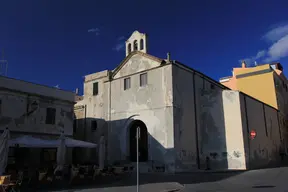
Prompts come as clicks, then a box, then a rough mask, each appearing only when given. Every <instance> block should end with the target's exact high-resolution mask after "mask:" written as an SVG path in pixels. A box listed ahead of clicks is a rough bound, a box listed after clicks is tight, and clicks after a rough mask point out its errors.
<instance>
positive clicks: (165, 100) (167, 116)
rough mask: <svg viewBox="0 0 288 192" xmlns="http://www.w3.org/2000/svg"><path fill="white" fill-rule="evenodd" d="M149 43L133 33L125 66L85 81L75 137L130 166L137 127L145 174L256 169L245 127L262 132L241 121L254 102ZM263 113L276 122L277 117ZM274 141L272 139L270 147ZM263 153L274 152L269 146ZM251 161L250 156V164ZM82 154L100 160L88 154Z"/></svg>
mask: <svg viewBox="0 0 288 192" xmlns="http://www.w3.org/2000/svg"><path fill="white" fill-rule="evenodd" d="M147 42H148V41H147V35H146V34H142V33H139V32H138V31H135V32H134V33H133V34H132V35H131V37H130V38H129V39H128V40H127V41H126V57H125V59H124V60H123V61H122V62H121V63H120V64H119V65H118V66H117V67H116V68H115V69H114V70H113V71H108V70H105V71H102V72H97V73H93V74H90V75H87V76H85V80H84V95H83V100H80V101H78V102H77V104H76V105H75V108H74V112H75V115H76V118H77V119H78V120H77V121H78V123H77V125H76V126H75V131H74V133H75V136H76V138H77V135H78V137H82V138H79V139H85V140H87V141H90V142H96V143H97V142H99V139H100V137H101V136H104V138H105V140H106V148H107V150H106V155H105V156H106V163H107V164H114V163H115V162H118V163H120V164H121V163H122V162H123V163H127V162H128V163H132V164H133V162H135V161H136V129H137V127H140V140H139V160H140V161H141V163H142V164H145V165H147V167H148V169H151V170H150V171H153V169H154V168H155V167H163V170H164V171H165V172H184V171H193V170H196V169H206V168H211V169H215V170H219V169H221V170H223V169H242V170H243V169H247V168H252V167H255V166H256V165H255V166H254V164H253V162H254V161H253V158H254V156H253V154H254V153H253V150H254V148H255V150H257V147H258V146H259V145H258V143H256V142H255V146H254V144H253V143H252V144H251V142H249V127H250V126H252V124H251V122H253V123H254V124H253V128H254V129H258V128H257V127H259V134H260V135H259V138H261V137H262V132H263V131H262V129H261V126H262V125H260V124H259V125H258V124H257V122H254V121H253V119H251V120H250V124H249V123H248V124H247V123H246V121H248V120H247V119H248V118H250V117H249V115H247V114H248V110H250V111H249V114H252V113H253V112H251V110H252V111H253V110H254V112H255V113H258V112H257V111H255V110H256V109H255V106H254V105H256V104H255V103H259V101H256V100H255V99H253V98H250V97H248V96H247V95H244V94H242V93H239V92H237V91H231V90H228V88H226V87H225V86H223V85H221V84H220V83H218V82H216V81H215V80H213V79H211V78H209V77H208V76H206V75H204V74H202V73H200V72H198V71H195V70H193V69H191V68H190V67H188V66H185V65H183V64H181V63H180V62H178V61H175V60H171V59H170V54H167V58H166V59H160V58H157V57H154V56H152V55H149V54H148V53H147V52H148V43H147ZM247 102H248V103H249V102H250V103H249V104H248V105H249V106H246V104H247ZM244 104H245V106H246V108H245V109H244V107H243V106H244ZM260 105H261V106H262V105H264V104H262V103H260ZM265 107H266V108H267V109H266V108H265ZM248 108H249V109H248ZM264 108H265V109H266V115H267V114H268V115H269V114H270V113H271V114H272V115H271V119H273V122H274V121H275V122H276V119H275V117H274V116H275V115H274V114H276V113H275V112H276V111H275V110H274V109H272V108H271V107H269V106H266V105H265V106H264ZM261 109H262V108H261ZM269 110H270V111H269ZM267 111H268V112H267ZM273 115H274V116H273ZM272 116H273V118H272ZM269 117H270V116H269ZM273 126H274V125H273ZM275 126H276V124H275ZM277 126H278V124H277ZM260 129H261V130H260ZM271 129H272V128H271ZM275 129H276V128H275ZM257 131H258V130H257ZM257 133H258V132H257ZM274 137H275V138H274ZM278 137H279V134H278V135H273V138H272V139H270V140H271V142H272V140H273V142H274V141H275V140H277V139H278ZM263 140H264V139H263V138H262V139H261V141H260V140H259V142H260V143H261V142H262V143H263ZM270 140H267V143H269V142H270ZM265 142H266V140H265ZM274 143H275V142H274ZM278 145H279V146H280V144H278V143H277V146H278ZM271 146H272V144H271ZM273 146H275V145H273ZM263 148H265V149H267V150H271V151H273V152H275V150H276V149H274V148H272V147H271V148H269V147H267V145H266V144H265V145H264V144H263ZM268 148H269V149H268ZM277 150H278V148H277ZM248 154H250V155H252V156H253V157H252V156H251V158H250V160H249V161H248V158H247V155H248ZM271 154H272V152H271ZM85 155H86V156H87V157H88V158H90V159H91V158H92V159H93V158H94V159H97V157H96V156H97V154H93V152H91V151H90V152H86V154H85ZM95 155H96V156H95ZM269 157H271V158H272V160H275V162H276V161H278V159H277V158H276V157H275V158H274V156H269ZM81 158H83V156H81ZM251 159H252V160H251ZM260 160H263V166H265V165H266V164H268V163H270V160H269V162H268V160H267V157H266V156H263V157H262V156H255V162H256V161H257V162H259V161H260ZM260 164H261V163H260Z"/></svg>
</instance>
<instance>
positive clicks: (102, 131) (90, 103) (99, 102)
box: [74, 70, 109, 161]
mask: <svg viewBox="0 0 288 192" xmlns="http://www.w3.org/2000/svg"><path fill="white" fill-rule="evenodd" d="M108 79H109V71H108V70H105V71H101V72H98V73H93V74H90V75H87V76H85V81H84V98H83V100H81V101H79V102H77V104H76V105H75V109H74V111H75V115H76V119H77V121H76V123H77V126H76V133H75V137H77V138H79V139H80V138H81V139H82V140H85V141H88V142H92V143H98V142H99V140H100V137H101V136H102V135H104V136H105V138H106V140H107V138H108V136H107V134H108V123H107V121H108V112H109V83H106V81H107V80H108ZM95 82H98V95H93V84H94V83H95ZM92 121H96V122H97V128H96V130H93V129H92ZM80 153H81V154H83V158H82V161H88V160H89V161H97V156H98V153H97V150H95V149H81V150H78V151H77V154H80Z"/></svg>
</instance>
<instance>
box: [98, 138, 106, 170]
mask: <svg viewBox="0 0 288 192" xmlns="http://www.w3.org/2000/svg"><path fill="white" fill-rule="evenodd" d="M98 150H99V151H98V153H99V154H98V157H99V160H98V161H99V169H101V170H102V169H104V163H105V138H104V136H101V138H100V140H99V149H98Z"/></svg>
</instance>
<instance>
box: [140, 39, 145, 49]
mask: <svg viewBox="0 0 288 192" xmlns="http://www.w3.org/2000/svg"><path fill="white" fill-rule="evenodd" d="M143 43H144V41H143V39H141V40H140V50H143V49H144V45H143Z"/></svg>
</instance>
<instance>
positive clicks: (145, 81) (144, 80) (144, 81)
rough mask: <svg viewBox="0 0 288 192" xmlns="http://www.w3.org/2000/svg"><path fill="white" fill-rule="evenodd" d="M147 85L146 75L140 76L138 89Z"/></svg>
mask: <svg viewBox="0 0 288 192" xmlns="http://www.w3.org/2000/svg"><path fill="white" fill-rule="evenodd" d="M146 85H147V73H143V74H140V87H144V86H146Z"/></svg>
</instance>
